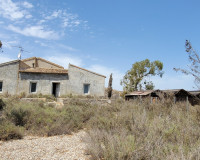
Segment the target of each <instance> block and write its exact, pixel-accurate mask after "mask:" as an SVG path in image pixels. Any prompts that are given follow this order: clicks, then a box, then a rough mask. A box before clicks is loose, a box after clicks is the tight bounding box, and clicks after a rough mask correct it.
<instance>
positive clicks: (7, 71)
mask: <svg viewBox="0 0 200 160" xmlns="http://www.w3.org/2000/svg"><path fill="white" fill-rule="evenodd" d="M18 69H19V61H12V62H9V63H3V64H0V81H2V82H3V91H2V92H0V94H7V93H8V94H11V95H14V94H16V93H17V92H18V85H17V84H18Z"/></svg>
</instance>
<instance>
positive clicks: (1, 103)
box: [0, 99, 5, 111]
mask: <svg viewBox="0 0 200 160" xmlns="http://www.w3.org/2000/svg"><path fill="white" fill-rule="evenodd" d="M4 107H5V103H4V102H3V100H2V99H0V111H1V110H3V108H4Z"/></svg>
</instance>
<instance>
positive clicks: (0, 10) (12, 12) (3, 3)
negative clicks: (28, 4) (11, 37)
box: [0, 0, 31, 21]
mask: <svg viewBox="0 0 200 160" xmlns="http://www.w3.org/2000/svg"><path fill="white" fill-rule="evenodd" d="M0 15H2V16H3V17H4V18H7V19H10V20H13V21H14V20H18V19H21V18H24V17H25V18H30V17H31V15H30V14H29V13H28V11H26V10H23V9H21V8H20V6H19V4H17V3H14V2H12V0H0Z"/></svg>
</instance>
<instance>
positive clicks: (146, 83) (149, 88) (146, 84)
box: [144, 81, 155, 90]
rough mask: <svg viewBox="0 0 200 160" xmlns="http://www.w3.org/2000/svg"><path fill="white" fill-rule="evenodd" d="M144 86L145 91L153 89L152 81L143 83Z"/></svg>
mask: <svg viewBox="0 0 200 160" xmlns="http://www.w3.org/2000/svg"><path fill="white" fill-rule="evenodd" d="M144 84H145V90H153V89H154V87H155V86H154V84H153V82H152V81H150V82H146V81H145V82H144Z"/></svg>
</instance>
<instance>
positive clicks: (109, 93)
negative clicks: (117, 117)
mask: <svg viewBox="0 0 200 160" xmlns="http://www.w3.org/2000/svg"><path fill="white" fill-rule="evenodd" d="M112 81H113V78H112V73H111V74H110V78H109V82H108V98H109V99H110V98H111V97H112Z"/></svg>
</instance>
